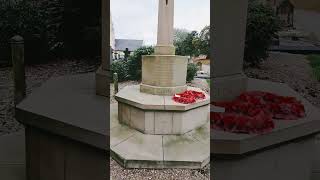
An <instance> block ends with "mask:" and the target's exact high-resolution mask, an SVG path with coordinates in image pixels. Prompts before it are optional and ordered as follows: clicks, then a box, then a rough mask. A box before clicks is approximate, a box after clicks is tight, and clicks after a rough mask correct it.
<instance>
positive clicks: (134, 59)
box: [128, 46, 154, 81]
mask: <svg viewBox="0 0 320 180" xmlns="http://www.w3.org/2000/svg"><path fill="white" fill-rule="evenodd" d="M153 53H154V48H153V47H152V46H145V47H141V48H139V49H137V50H135V51H134V52H133V55H131V56H129V58H128V73H129V79H131V80H135V81H139V80H141V74H142V72H141V66H142V63H141V61H142V56H143V55H150V54H153Z"/></svg>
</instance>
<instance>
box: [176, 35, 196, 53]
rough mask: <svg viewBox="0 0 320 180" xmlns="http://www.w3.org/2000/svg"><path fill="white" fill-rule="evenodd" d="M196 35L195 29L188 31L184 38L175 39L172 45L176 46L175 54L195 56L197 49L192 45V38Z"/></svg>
mask: <svg viewBox="0 0 320 180" xmlns="http://www.w3.org/2000/svg"><path fill="white" fill-rule="evenodd" d="M197 36H198V33H197V31H192V32H190V33H188V34H187V35H186V36H185V37H184V39H176V40H175V41H174V46H175V47H176V54H177V55H181V56H195V55H197V54H198V53H197V49H196V48H195V46H194V43H193V40H194V39H195V38H196V37H197Z"/></svg>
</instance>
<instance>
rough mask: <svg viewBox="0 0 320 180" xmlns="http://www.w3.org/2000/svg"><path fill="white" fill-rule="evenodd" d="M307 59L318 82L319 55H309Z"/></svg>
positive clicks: (319, 75) (319, 78) (319, 76)
mask: <svg viewBox="0 0 320 180" xmlns="http://www.w3.org/2000/svg"><path fill="white" fill-rule="evenodd" d="M307 59H308V60H309V63H310V66H311V67H312V69H313V74H314V76H315V78H316V79H317V80H318V81H320V55H309V56H308V57H307Z"/></svg>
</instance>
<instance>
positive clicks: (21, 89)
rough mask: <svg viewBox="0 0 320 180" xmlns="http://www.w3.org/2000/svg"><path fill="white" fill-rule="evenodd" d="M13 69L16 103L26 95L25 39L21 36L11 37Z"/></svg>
mask: <svg viewBox="0 0 320 180" xmlns="http://www.w3.org/2000/svg"><path fill="white" fill-rule="evenodd" d="M10 43H11V53H12V69H13V79H14V103H15V105H16V104H18V103H19V102H20V101H21V100H22V99H23V98H24V97H25V96H26V81H25V70H24V40H23V38H22V37H21V36H18V35H17V36H14V37H13V38H11V41H10Z"/></svg>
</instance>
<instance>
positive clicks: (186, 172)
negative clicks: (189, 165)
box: [110, 158, 210, 180]
mask: <svg viewBox="0 0 320 180" xmlns="http://www.w3.org/2000/svg"><path fill="white" fill-rule="evenodd" d="M110 175H111V178H112V180H209V179H210V165H208V166H206V167H205V168H203V169H200V170H190V169H162V170H155V169H124V168H122V167H121V166H120V165H119V164H118V163H117V162H116V161H114V160H113V159H111V158H110Z"/></svg>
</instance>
